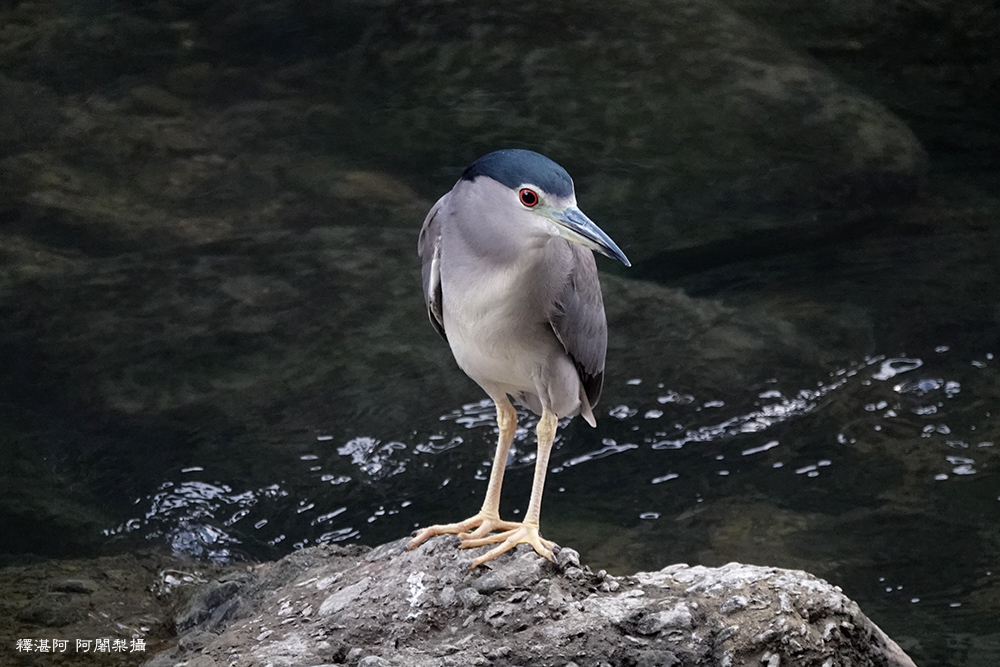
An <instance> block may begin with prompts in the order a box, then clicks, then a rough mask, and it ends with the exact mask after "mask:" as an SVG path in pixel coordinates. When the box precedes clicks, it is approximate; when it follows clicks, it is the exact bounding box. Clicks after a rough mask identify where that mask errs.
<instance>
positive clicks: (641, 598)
mask: <svg viewBox="0 0 1000 667" xmlns="http://www.w3.org/2000/svg"><path fill="white" fill-rule="evenodd" d="M404 543H405V540H400V541H398V542H395V543H392V544H391V546H392V547H393V548H392V549H387V550H385V552H384V553H385V554H387V555H385V556H383V557H379V558H377V559H368V558H364V557H353V558H352V557H349V556H347V555H346V554H345V553H344V550H342V549H341V548H339V547H337V546H321V547H314V548H310V549H306V550H304V551H303V552H300V553H296V554H293V555H291V556H288V557H286V558H285V559H283V561H279V562H278V563H271V564H262V565H259V566H256V567H254V568H252V569H251V571H250V572H249V573H248V577H247V578H246V579H244V580H243V581H242V584H241V587H240V591H239V593H238V594H237V595H238V600H239V604H238V606H237V611H236V613H235V614H234V615H232V616H231V617H229V618H228V619H226V620H225V621H224V624H223V625H222V626H219V627H216V629H215V632H217V633H218V634H217V635H216V636H214V638H212V639H211V641H209V642H208V643H207V644H202V642H203V640H204V639H205V637H204V636H203V635H199V638H198V643H197V645H198V646H199V647H200V648H194V646H195V643H193V642H187V641H185V639H184V638H185V636H186V634H188V633H197V632H199V631H201V630H200V628H199V627H198V626H194V627H191V628H188V629H187V630H186V631H180V641H179V643H178V645H177V646H175V647H173V648H171V649H170V650H168V651H165V652H163V653H161V654H160V655H157V656H155V657H154V658H152V659H151V660H150V661H149V662H147V663H146V665H147V667H168V666H169V667H173V666H175V665H180V664H190V663H188V662H187V661H190V660H194V659H199V660H207V661H209V663H207V664H213V663H214V664H227V665H230V666H231V667H242V666H243V665H247V666H249V665H257V664H265V663H271V664H275V665H285V664H288V665H291V664H297V665H305V664H308V665H314V664H315V665H318V664H359V665H362V664H365V665H379V666H382V667H418V666H420V667H423V666H427V667H431V666H434V667H439V666H442V665H473V664H487V663H488V662H493V663H497V662H500V663H502V664H511V665H516V664H532V665H539V666H545V665H553V666H554V665H559V666H560V667H561V666H563V665H566V664H568V663H569V662H571V661H572V662H575V663H576V664H578V665H581V666H582V665H604V664H611V665H672V666H674V667H686V666H691V667H694V665H703V664H717V665H729V666H731V667H744V666H745V667H751V666H753V667H756V666H757V665H760V664H765V665H772V664H773V665H781V664H799V665H823V664H830V665H832V664H850V665H856V666H865V665H870V666H872V667H875V666H876V665H877V666H879V667H913V662H912V661H911V660H910V658H909V657H908V656H907V655H906V654H905V653H904V652H903V651H902V650H901V649H900V648H899V646H898V645H897V644H896V643H895V642H894V641H892V639H890V638H889V637H888V636H886V635H885V633H883V632H882V631H881V630H880V629H879V628H878V627H877V626H876V625H875V624H874V623H872V622H871V621H870V620H869V619H868V618H867V617H866V616H865V615H864V614H863V613H862V612H861V610H860V609H859V608H858V605H857V604H855V603H854V602H853V601H851V600H850V599H849V598H847V596H845V595H844V593H843V592H842V591H841V590H840V589H839V588H837V587H836V586H833V585H831V584H829V583H827V582H826V581H823V580H822V579H818V578H816V577H814V576H812V575H810V574H808V573H806V572H803V571H799V570H784V569H780V568H773V567H760V566H754V565H744V564H740V563H729V564H727V565H725V566H722V567H717V568H712V567H705V566H688V565H685V564H675V565H670V566H667V567H665V568H663V569H661V570H658V571H656V572H640V573H637V574H635V575H634V576H629V577H620V578H616V581H619V582H621V585H620V588H619V589H618V590H617V591H615V592H606V591H601V590H599V589H598V585H599V584H600V582H601V581H603V580H604V579H605V578H606V576H598V573H595V572H593V571H592V570H591V569H590V568H589V567H586V566H584V567H583V568H582V570H581V572H582V576H581V577H579V578H576V579H573V578H569V577H567V576H566V573H565V571H564V570H563V569H561V568H560V567H559V566H557V565H555V564H553V563H550V562H549V561H546V560H542V559H540V558H539V557H538V556H537V555H536V554H535V553H534V552H533V551H531V550H530V549H523V548H520V549H518V550H516V551H514V552H512V553H508V554H504V555H503V556H501V557H499V558H497V559H496V560H494V561H490V562H489V563H488V564H487V565H486V566H485V567H483V568H480V569H477V570H469V569H467V568H466V567H465V565H464V562H465V556H466V554H462V553H460V552H459V551H458V550H456V549H455V545H454V543H453V540H450V539H446V538H433V539H431V540H429V541H428V542H426V543H424V544H423V545H421V546H420V547H418V548H417V549H415V550H413V551H409V552H405V551H400V550H399V547H400V546H401V545H402V544H404ZM481 550H482V549H481ZM355 553H356V552H355ZM483 570H485V572H483ZM277 572H281V573H282V574H281V575H280V576H276V575H275V573H277ZM293 572H294V573H296V574H295V575H294V576H292V577H289V575H290V574H291V573H293ZM331 572H338V573H340V574H341V575H342V576H341V578H340V579H339V580H338V583H337V585H336V588H337V591H335V592H334V593H333V594H332V595H334V596H336V595H342V596H344V599H347V598H350V603H349V605H348V606H345V607H344V609H345V611H348V610H349V613H345V614H343V615H342V616H341V617H340V621H339V623H338V624H336V625H332V626H331V625H329V624H324V623H323V622H322V619H321V618H317V617H315V616H311V615H306V614H302V613H301V611H300V610H301V609H303V608H315V607H316V606H318V605H320V604H322V601H323V600H324V599H326V600H329V599H330V597H329V596H330V594H329V592H328V590H326V589H323V590H321V589H319V588H318V587H317V586H316V585H315V583H311V584H309V583H307V584H306V585H302V584H301V583H294V582H316V581H318V580H319V579H320V578H322V577H327V576H330V574H331ZM539 572H541V573H542V574H544V577H545V579H546V580H547V581H548V587H549V590H550V594H549V596H548V608H549V609H550V610H551V611H552V612H554V613H553V614H551V615H547V614H538V613H536V611H535V607H534V606H532V605H530V604H528V600H530V599H531V597H530V590H533V587H534V586H535V584H536V583H537V582H538V579H537V576H538V573H539ZM501 574H502V575H503V579H504V581H506V582H508V585H507V586H504V587H494V586H490V587H488V590H487V592H485V593H483V594H482V597H483V601H484V604H483V606H482V607H481V609H480V611H479V612H478V613H477V614H475V615H473V616H467V614H466V613H465V612H464V611H462V609H461V608H460V607H459V606H455V605H441V604H437V602H436V601H437V600H440V599H441V598H442V596H447V595H448V594H447V593H445V591H448V590H449V589H450V590H454V589H455V588H456V587H460V588H462V587H464V588H463V590H474V589H472V588H471V587H470V584H472V585H475V582H476V581H483V580H484V579H487V578H490V577H492V576H494V575H498V576H499V575H501ZM216 590H218V589H217V588H212V587H211V586H209V587H208V588H207V589H206V591H207V593H206V594H207V595H209V596H215V595H216V593H215V592H214V591H216ZM512 590H513V591H514V595H511V591H512ZM553 590H558V591H560V592H559V593H558V594H556V595H554V594H553V593H552V592H551V591H553ZM519 594H520V595H519ZM734 598H741V599H746V600H754V601H755V602H756V603H755V604H744V605H734V604H732V602H731V601H732V600H733V599H734ZM307 637H308V639H306V638H307ZM344 646H351V647H352V648H351V649H350V650H349V651H347V652H343V651H341V650H339V649H337V650H336V651H334V649H333V647H344ZM362 647H363V648H362Z"/></svg>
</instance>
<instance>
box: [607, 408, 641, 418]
mask: <svg viewBox="0 0 1000 667" xmlns="http://www.w3.org/2000/svg"><path fill="white" fill-rule="evenodd" d="M638 412H639V411H638V410H636V409H635V408H630V407H629V406H627V405H617V406H615V407H613V408H611V409H610V410H608V415H609V416H611V417H614V418H615V419H628V418H629V417H634V416H635V415H636V414H638Z"/></svg>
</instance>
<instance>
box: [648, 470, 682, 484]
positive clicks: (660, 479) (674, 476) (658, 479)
mask: <svg viewBox="0 0 1000 667" xmlns="http://www.w3.org/2000/svg"><path fill="white" fill-rule="evenodd" d="M678 477H680V475H678V474H677V473H675V472H671V473H667V474H666V475H663V476H661V477H654V478H653V479H652V480H650V481H651V483H652V484H662V483H663V482H669V481H670V480H672V479H677V478H678Z"/></svg>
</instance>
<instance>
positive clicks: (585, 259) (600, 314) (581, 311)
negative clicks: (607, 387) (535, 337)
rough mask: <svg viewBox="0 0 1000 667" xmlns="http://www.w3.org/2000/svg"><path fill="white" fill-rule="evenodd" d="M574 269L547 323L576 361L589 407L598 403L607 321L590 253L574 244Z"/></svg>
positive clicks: (606, 339)
mask: <svg viewBox="0 0 1000 667" xmlns="http://www.w3.org/2000/svg"><path fill="white" fill-rule="evenodd" d="M568 245H569V247H570V249H571V250H572V252H573V258H574V261H573V268H572V269H571V271H570V274H569V279H568V280H567V281H566V285H565V286H564V287H563V290H562V293H561V294H560V295H559V299H558V302H557V304H556V309H555V311H554V312H553V313H552V315H551V316H550V317H549V324H551V326H552V330H553V331H554V332H555V334H556V337H557V338H559V341H560V342H561V343H562V345H563V347H564V348H565V349H566V353H567V354H569V356H570V358H571V359H572V360H573V363H574V364H576V368H577V371H578V372H579V373H580V380H581V381H582V382H583V388H584V391H585V392H586V394H587V400H588V401H589V402H590V407H591V408H593V407H594V406H595V405H597V400H598V399H599V398H600V397H601V388H602V386H603V385H604V357H605V355H606V354H607V349H608V322H607V319H606V318H605V316H604V299H603V298H602V297H601V283H600V281H599V280H598V278H597V262H595V261H594V255H593V253H592V252H591V251H590V250H588V249H587V248H584V247H583V246H579V245H577V244H575V243H569V244H568Z"/></svg>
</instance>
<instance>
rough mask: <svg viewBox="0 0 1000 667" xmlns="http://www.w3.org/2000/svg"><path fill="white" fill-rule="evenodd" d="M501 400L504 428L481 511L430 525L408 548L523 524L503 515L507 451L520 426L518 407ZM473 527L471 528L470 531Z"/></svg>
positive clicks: (499, 411)
mask: <svg viewBox="0 0 1000 667" xmlns="http://www.w3.org/2000/svg"><path fill="white" fill-rule="evenodd" d="M496 404H497V426H498V427H499V429H500V439H499V440H498V441H497V451H496V454H495V455H494V456H493V469H492V470H491V471H490V482H489V485H488V486H487V487H486V499H485V500H483V507H482V509H480V510H479V512H478V513H477V514H476V515H475V516H472V517H469V518H468V519H466V520H465V521H459V522H458V523H444V524H439V525H436V526H428V527H427V528H423V529H421V530H419V531H418V532H417V534H416V535H415V536H414V538H413V539H412V540H410V543H409V544H407V545H406V549H407V551H409V550H410V549H413V548H415V547H417V546H419V545H420V544H422V543H423V542H424V541H426V540H427V539H429V538H431V537H433V536H435V535H455V534H457V535H458V536H459V539H461V540H463V541H464V540H469V539H478V538H481V537H483V536H484V535H489V534H490V533H492V532H493V531H494V530H511V529H513V528H516V527H517V526H519V525H520V524H518V523H515V522H513V521H501V519H500V488H501V487H502V486H503V473H504V470H505V469H506V467H507V455H508V454H509V453H510V446H511V444H512V443H513V442H514V432H515V431H516V430H517V411H516V410H515V409H514V406H513V405H511V404H510V401H509V400H508V399H507V398H506V397H504V398H503V400H501V401H496ZM467 531H471V532H467Z"/></svg>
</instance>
